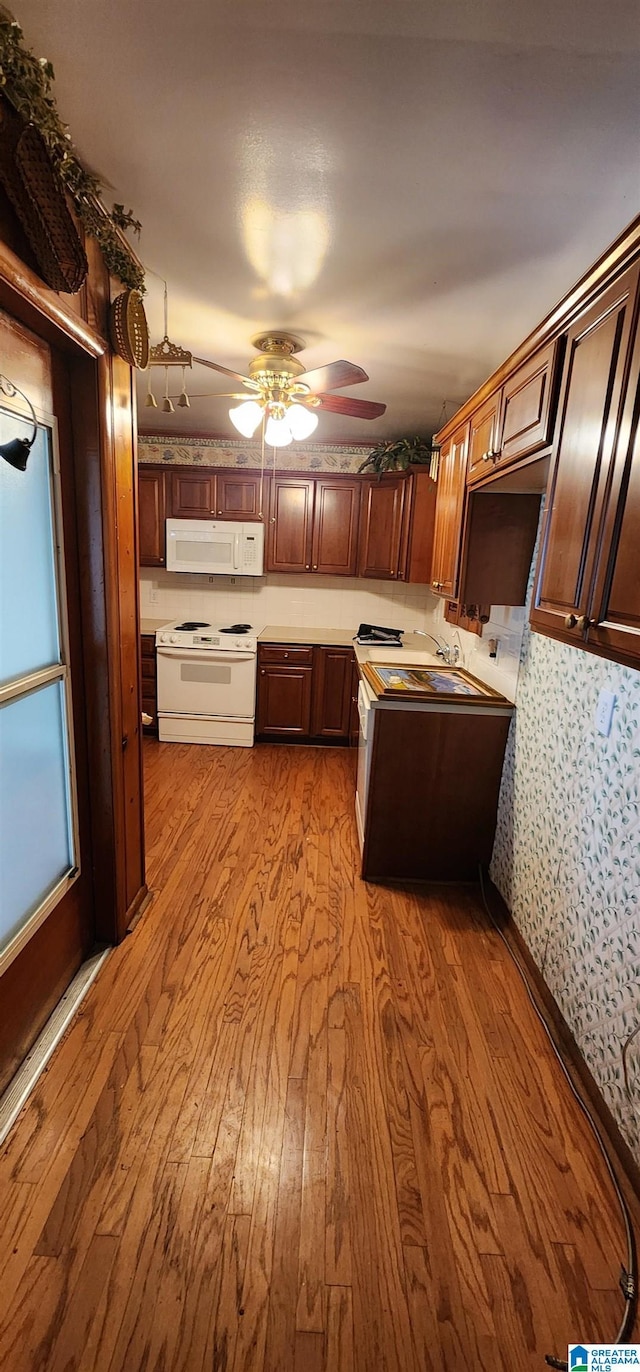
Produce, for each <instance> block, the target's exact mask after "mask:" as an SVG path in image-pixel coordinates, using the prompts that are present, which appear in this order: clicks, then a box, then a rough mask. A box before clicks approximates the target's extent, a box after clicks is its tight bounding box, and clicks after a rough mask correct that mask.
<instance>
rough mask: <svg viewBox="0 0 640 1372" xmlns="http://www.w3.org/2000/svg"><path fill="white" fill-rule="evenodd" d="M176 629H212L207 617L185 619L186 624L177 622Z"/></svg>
mask: <svg viewBox="0 0 640 1372" xmlns="http://www.w3.org/2000/svg"><path fill="white" fill-rule="evenodd" d="M174 628H175V629H188V630H191V629H210V628H211V625H210V624H208V623H207V621H206V619H185V621H184V624H175V625H174Z"/></svg>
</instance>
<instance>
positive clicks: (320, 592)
mask: <svg viewBox="0 0 640 1372" xmlns="http://www.w3.org/2000/svg"><path fill="white" fill-rule="evenodd" d="M433 600H434V597H433V596H432V595H431V593H430V591H429V590H428V589H427V587H426V586H407V585H404V584H402V583H399V582H390V581H363V580H362V578H355V577H354V578H350V577H344V578H338V577H332V576H317V575H316V576H300V577H296V576H292V575H290V574H288V575H285V576H277V575H275V574H273V573H270V574H269V575H268V576H261V577H236V578H235V583H234V580H233V578H232V577H226V576H224V577H222V576H216V577H213V578H212V579H211V580H209V579H208V578H207V577H206V576H200V575H198V574H195V573H194V574H192V575H189V574H185V573H181V572H166V571H163V570H158V571H151V570H149V569H146V570H144V571H143V572H142V574H141V577H140V613H141V616H142V618H143V619H166V620H167V622H168V621H170V620H172V619H178V618H185V619H206V620H207V622H208V623H210V624H214V625H216V626H222V625H226V624H240V623H245V624H252V625H253V626H254V628H255V629H256V631H257V632H260V631H261V630H262V629H263V628H265V626H266V625H267V624H273V625H277V624H281V625H291V627H292V628H294V629H298V628H303V629H312V628H333V629H352V630H353V632H354V633H355V631H356V629H357V628H358V625H359V624H360V623H368V624H384V625H388V626H390V627H392V628H398V629H404V630H406V631H407V632H408V631H409V630H412V629H425V628H426V627H427V624H426V620H427V613H428V609H429V607H430V606H431V605H432V604H433Z"/></svg>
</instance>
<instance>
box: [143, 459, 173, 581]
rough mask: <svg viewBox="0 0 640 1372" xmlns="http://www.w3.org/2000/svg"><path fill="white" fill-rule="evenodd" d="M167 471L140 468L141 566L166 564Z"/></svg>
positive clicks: (161, 565) (162, 565)
mask: <svg viewBox="0 0 640 1372" xmlns="http://www.w3.org/2000/svg"><path fill="white" fill-rule="evenodd" d="M165 476H166V473H165V471H164V469H162V468H160V469H158V468H157V467H138V538H139V546H140V566H141V567H164V564H165V518H166V505H165Z"/></svg>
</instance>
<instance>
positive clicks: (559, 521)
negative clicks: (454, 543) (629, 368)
mask: <svg viewBox="0 0 640 1372" xmlns="http://www.w3.org/2000/svg"><path fill="white" fill-rule="evenodd" d="M637 281H638V268H637V267H636V268H633V269H632V270H631V271H628V272H626V273H625V274H624V275H623V276H622V277H621V278H620V281H619V282H618V283H616V285H615V286H612V287H610V288H609V290H608V291H606V292H605V293H604V294H603V295H602V296H601V297H600V299H599V300H598V301H597V302H596V304H595V305H593V306H592V307H591V309H589V310H587V311H586V312H585V313H584V314H583V315H581V316H580V318H579V319H578V320H576V323H575V324H574V325H573V327H572V328H571V329H570V330H569V333H568V336H567V350H566V357H565V364H564V372H563V380H562V391H561V398H560V419H559V424H558V436H557V440H556V447H555V453H554V459H553V468H552V472H551V476H550V480H549V489H548V494H547V507H546V515H545V522H544V529H543V534H542V540H541V547H540V555H539V559H538V572H537V579H536V587H535V594H534V604H533V609H532V613H531V623H532V625H533V627H534V628H535V629H541V630H542V631H544V630H550V631H551V632H552V633H555V634H558V635H559V636H560V637H564V638H566V639H567V641H569V642H576V641H578V642H580V641H584V639H585V636H586V632H587V626H588V611H589V608H590V602H591V598H592V586H593V577H594V568H595V559H596V554H597V550H598V545H599V540H600V535H601V531H602V518H603V510H604V501H605V495H606V491H607V487H608V483H609V478H610V476H611V463H612V458H613V454H614V451H615V447H616V443H617V441H618V440H619V435H620V424H621V420H622V410H623V399H624V397H623V382H624V376H625V369H626V365H627V359H628V353H629V346H630V339H631V327H632V322H633V313H634V310H633V306H634V299H635V294H636V290H637Z"/></svg>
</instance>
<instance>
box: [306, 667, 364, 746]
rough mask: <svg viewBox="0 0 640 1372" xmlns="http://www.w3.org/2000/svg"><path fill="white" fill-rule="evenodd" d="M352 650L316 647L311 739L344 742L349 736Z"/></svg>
mask: <svg viewBox="0 0 640 1372" xmlns="http://www.w3.org/2000/svg"><path fill="white" fill-rule="evenodd" d="M353 663H354V656H353V649H352V648H330V647H319V648H316V649H315V651H314V663H313V697H312V705H311V736H312V738H329V739H330V738H333V739H336V740H338V741H339V742H344V740H345V739H347V738H348V737H349V734H350V721H351V696H352V674H353Z"/></svg>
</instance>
